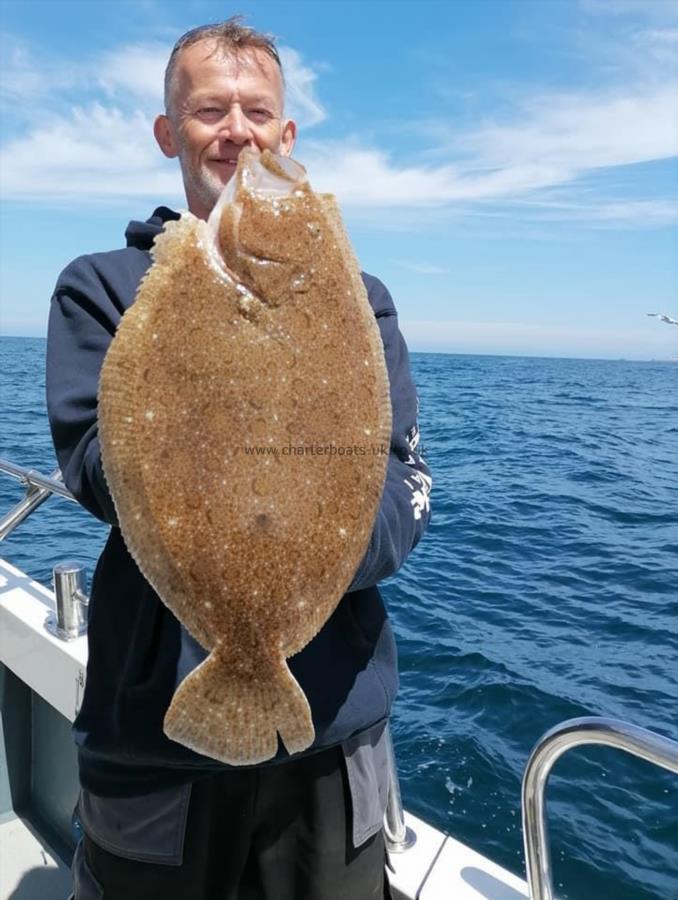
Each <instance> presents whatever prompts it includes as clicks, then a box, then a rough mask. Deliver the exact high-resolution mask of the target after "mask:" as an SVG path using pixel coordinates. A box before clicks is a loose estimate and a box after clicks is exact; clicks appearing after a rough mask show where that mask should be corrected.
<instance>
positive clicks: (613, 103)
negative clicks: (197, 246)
mask: <svg viewBox="0 0 678 900" xmlns="http://www.w3.org/2000/svg"><path fill="white" fill-rule="evenodd" d="M677 33H678V32H677V31H676V29H673V28H666V27H664V28H647V29H645V30H644V31H636V32H634V34H635V40H636V41H637V42H640V43H643V42H644V44H645V45H647V46H650V45H652V46H659V45H661V46H662V47H673V46H674V44H675V43H676V35H677ZM168 53H169V45H164V44H162V43H159V42H153V43H144V44H129V45H123V46H120V47H118V48H117V49H115V50H112V51H109V52H108V53H106V54H104V55H103V56H101V57H100V58H98V59H91V60H89V61H86V62H84V63H81V64H79V68H77V69H76V68H74V67H70V68H69V67H68V66H63V67H62V74H61V76H60V77H56V76H55V78H54V79H53V80H50V79H49V78H47V79H45V77H44V75H43V74H42V73H43V71H47V73H50V72H52V71H54V72H57V71H58V70H59V66H58V65H57V64H56V63H55V61H54V60H52V61H50V60H47V61H46V62H45V63H44V65H43V61H42V60H41V62H40V65H38V64H37V63H35V62H34V60H33V58H32V57H31V55H30V53H29V52H28V50H27V48H26V47H25V46H21V45H17V47H16V48H15V51H14V55H13V57H12V61H11V65H10V66H9V67H8V69H7V73H6V79H5V87H4V97H5V99H6V101H8V102H9V103H10V104H12V103H13V104H15V106H16V107H17V108H18V107H19V106H20V103H21V102H24V99H25V97H26V96H29V97H31V96H32V98H33V100H34V102H35V103H36V104H37V105H38V107H39V108H38V112H40V115H38V116H32V118H31V121H32V122H35V121H39V122H40V125H39V126H37V127H34V126H33V127H32V128H31V129H30V130H26V129H25V130H24V131H23V133H21V134H15V136H14V137H13V139H11V140H7V141H5V143H4V146H2V147H1V148H0V178H1V185H2V191H3V196H4V198H5V199H21V200H35V201H42V202H49V201H50V200H51V199H57V200H62V199H64V198H66V197H72V198H76V199H78V200H79V201H80V202H86V201H91V202H101V201H102V200H103V199H105V198H109V199H111V198H120V197H124V196H135V197H136V196H149V197H153V198H158V197H160V199H163V200H164V201H165V202H177V201H178V202H179V203H181V202H182V199H181V193H180V190H179V188H180V179H179V175H178V169H177V165H176V163H169V162H168V161H167V160H165V159H164V158H163V157H162V156H161V155H160V154H159V151H158V150H157V148H156V146H155V143H154V140H153V138H152V135H151V121H152V115H153V114H154V113H155V112H156V111H157V110H158V109H160V108H161V105H162V80H163V72H164V67H165V63H166V58H167V55H168ZM281 55H282V58H283V62H284V65H285V69H286V77H287V85H288V98H289V104H288V108H289V113H290V114H291V115H292V116H293V117H295V118H297V119H298V121H299V122H300V124H301V125H302V126H304V125H305V126H306V127H309V126H312V125H314V124H317V123H319V122H321V121H323V120H324V119H325V118H326V115H327V114H326V111H325V109H324V107H323V105H322V103H321V102H320V100H319V98H318V96H317V74H316V71H315V70H314V69H313V68H312V67H310V66H309V65H308V64H307V63H305V62H304V61H303V59H302V57H301V56H300V54H299V53H298V52H297V51H296V50H294V49H292V48H289V47H283V48H281ZM38 73H40V74H39V75H38ZM76 83H77V84H80V83H82V84H84V85H85V86H86V89H87V91H88V92H89V95H90V96H92V97H93V98H95V99H93V100H92V101H91V102H87V101H85V102H83V100H82V97H83V96H85V95H83V94H80V102H79V103H73V102H72V99H71V100H70V102H69V97H71V95H72V92H73V87H74V85H75V84H76ZM50 91H51V95H50V96H49V97H47V96H46V93H47V92H50ZM677 110H678V82H676V81H674V82H668V81H666V80H664V81H661V80H654V81H650V82H647V83H642V84H633V86H630V84H627V85H626V86H623V85H622V86H618V87H617V88H616V89H614V90H612V89H605V90H598V91H593V90H588V91H584V90H582V91H580V92H577V93H574V92H570V93H555V92H553V93H550V94H546V93H544V92H543V91H542V92H540V93H539V94H538V95H536V96H534V95H533V96H532V97H529V98H526V99H524V100H523V101H522V102H519V101H515V100H514V102H513V107H512V109H511V113H510V117H509V116H504V118H503V119H501V120H499V119H495V120H494V121H493V120H489V119H488V120H487V121H485V122H484V123H483V125H482V126H481V127H478V128H472V129H467V130H466V131H463V132H462V131H459V130H455V131H453V132H451V133H450V135H449V138H448V140H447V142H446V145H447V146H446V147H439V151H438V154H437V156H438V158H440V157H441V156H443V160H444V161H443V162H441V163H438V164H431V163H430V162H417V161H416V160H415V159H414V158H413V157H410V158H409V160H408V162H406V163H403V162H401V161H400V160H399V159H398V158H396V157H395V156H394V155H392V154H388V153H386V152H385V151H384V150H383V149H381V148H380V147H375V146H366V145H365V143H364V141H363V140H361V138H360V137H355V136H354V137H352V138H351V137H348V138H345V139H343V140H341V141H339V140H325V141H318V140H315V141H313V140H310V141H309V140H308V139H304V138H303V135H302V140H301V141H300V144H299V147H298V150H299V153H300V155H301V159H302V161H303V162H304V163H305V165H306V166H307V169H308V171H309V175H310V178H311V180H312V183H313V185H314V187H316V188H317V189H319V190H323V191H329V192H332V193H335V194H336V195H337V197H338V198H339V200H340V202H341V203H342V205H343V206H344V207H345V208H346V209H348V210H352V211H354V213H356V214H359V215H368V214H372V213H374V212H376V213H377V214H378V213H379V211H381V212H382V213H383V215H384V217H385V218H386V219H388V218H389V217H390V218H391V219H392V218H393V215H392V211H393V210H394V209H398V210H402V211H410V212H411V211H422V210H428V211H429V212H431V213H432V212H434V211H436V210H438V211H441V212H443V211H448V212H449V211H451V212H459V213H462V212H468V211H472V212H477V213H480V214H482V215H497V214H498V215H501V214H502V213H505V212H506V211H510V212H511V214H514V213H515V212H516V209H515V205H516V204H519V205H520V212H521V213H522V215H523V217H527V218H529V217H533V218H540V219H550V220H551V221H556V220H579V221H581V222H584V223H589V224H591V225H593V224H596V225H598V226H600V225H601V224H602V225H605V226H606V227H607V226H609V225H612V224H614V223H617V224H620V225H623V226H625V227H634V226H635V227H638V226H640V227H646V226H660V225H664V224H668V223H671V222H674V221H675V220H676V206H675V204H674V203H673V202H672V201H671V200H670V199H666V200H665V199H662V200H656V199H650V198H643V197H634V199H633V200H627V199H624V198H621V199H620V197H619V196H617V197H614V196H612V197H610V196H604V195H603V193H602V192H601V190H600V189H599V190H597V191H596V190H595V188H593V189H592V188H591V185H590V184H589V185H588V186H587V189H586V190H587V191H588V193H587V194H584V193H583V192H582V189H581V187H580V185H579V184H578V181H579V180H580V179H581V178H582V177H583V176H589V179H590V177H591V176H592V175H593V174H594V173H595V172H596V171H599V170H601V169H610V168H612V167H618V166H630V165H632V164H637V163H643V162H650V161H654V160H661V159H666V158H669V157H672V156H675V155H678V113H677V112H676V111H677ZM429 159H430V156H429ZM556 188H557V189H558V192H559V196H558V198H557V200H555V201H553V199H552V197H550V196H549V194H552V193H553V191H554V189H556ZM582 197H583V201H582ZM408 221H409V222H410V227H413V226H412V222H413V221H421V217H420V218H419V219H415V220H413V219H412V218H409V219H408Z"/></svg>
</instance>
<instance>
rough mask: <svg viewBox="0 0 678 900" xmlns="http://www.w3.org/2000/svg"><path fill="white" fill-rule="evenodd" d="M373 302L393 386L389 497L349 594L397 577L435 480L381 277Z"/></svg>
mask: <svg viewBox="0 0 678 900" xmlns="http://www.w3.org/2000/svg"><path fill="white" fill-rule="evenodd" d="M366 284H367V287H368V291H369V295H370V303H371V304H372V307H373V308H374V310H375V314H376V317H377V323H378V325H379V329H380V331H381V338H382V340H383V342H384V355H385V358H386V367H387V369H388V376H389V381H390V387H391V406H392V410H393V433H392V436H391V448H390V454H389V460H388V468H387V471H386V482H385V484H384V493H383V495H382V499H381V504H380V506H379V511H378V513H377V519H376V522H375V525H374V529H373V531H372V537H371V538H370V543H369V546H368V548H367V553H366V554H365V556H364V558H363V560H362V562H361V563H360V566H359V567H358V571H357V572H356V574H355V576H354V578H353V581H352V583H351V586H350V587H349V591H357V590H362V589H364V588H367V587H371V586H372V585H375V584H377V582H379V581H381V580H382V579H384V578H388V577H389V576H391V575H393V574H395V572H397V571H398V569H399V568H400V567H401V566H402V565H403V563H404V562H405V560H406V559H407V556H408V555H409V553H410V552H411V551H412V550H413V549H414V547H416V545H417V544H418V542H419V540H420V539H421V537H422V535H423V534H424V532H425V531H426V528H427V526H428V522H429V519H430V514H431V513H430V504H429V493H430V490H431V475H430V472H429V469H428V466H427V465H426V463H425V462H424V460H423V459H422V457H421V455H420V454H419V453H418V452H417V446H418V444H419V430H418V426H417V412H418V401H417V394H416V391H415V387H414V384H413V382H412V376H411V374H410V363H409V355H408V352H407V346H406V344H405V340H404V338H403V336H402V334H401V333H400V330H399V328H398V316H397V313H396V310H395V306H394V305H393V300H392V299H391V296H390V294H389V293H388V291H387V290H386V288H385V287H384V285H383V284H382V283H381V282H380V281H378V280H377V279H376V278H370V277H369V276H368V277H367V278H366Z"/></svg>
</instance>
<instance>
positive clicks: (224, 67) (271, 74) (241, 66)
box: [176, 38, 282, 91]
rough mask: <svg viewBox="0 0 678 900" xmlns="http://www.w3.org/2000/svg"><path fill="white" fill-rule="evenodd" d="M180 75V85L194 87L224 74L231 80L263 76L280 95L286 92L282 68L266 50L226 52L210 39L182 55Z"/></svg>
mask: <svg viewBox="0 0 678 900" xmlns="http://www.w3.org/2000/svg"><path fill="white" fill-rule="evenodd" d="M176 72H177V75H178V76H179V80H180V82H183V83H184V84H186V85H194V84H195V83H196V82H199V81H200V80H202V79H203V78H207V77H209V76H211V75H212V76H218V75H219V74H220V73H221V74H226V75H229V76H231V77H238V76H239V75H241V74H251V75H259V76H261V77H262V78H265V79H266V80H267V81H269V82H270V83H271V87H273V88H275V90H276V91H277V90H280V91H282V76H281V73H280V68H279V66H278V64H277V63H276V62H275V60H273V59H272V58H271V57H270V56H269V54H268V53H266V51H265V50H263V49H261V48H259V47H243V48H242V49H231V48H224V47H221V46H220V45H219V44H218V43H217V42H216V41H214V40H212V39H209V38H207V39H205V40H204V41H198V42H197V43H195V44H191V46H190V47H186V48H185V49H184V50H182V51H181V53H180V55H179V59H178V60H177V68H176Z"/></svg>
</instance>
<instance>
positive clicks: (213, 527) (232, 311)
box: [98, 150, 391, 765]
mask: <svg viewBox="0 0 678 900" xmlns="http://www.w3.org/2000/svg"><path fill="white" fill-rule="evenodd" d="M98 401H99V403H98V417H99V436H100V441H101V454H102V462H103V466H104V472H105V475H106V479H107V482H108V485H109V487H110V490H111V494H112V496H113V500H114V502H115V506H116V510H117V514H118V520H119V524H120V528H121V531H122V534H123V537H124V539H125V542H126V545H127V547H128V549H129V551H130V553H131V555H132V556H133V558H134V559H135V561H136V563H137V565H138V566H139V569H140V570H141V572H142V573H143V575H144V576H145V578H146V579H147V580H148V581H149V583H150V584H151V585H152V586H153V588H154V589H155V591H156V592H157V594H158V595H159V596H160V598H161V599H162V601H163V602H164V603H165V604H166V605H167V606H168V607H169V608H170V609H171V610H172V612H173V613H174V614H175V615H176V616H177V618H178V619H179V620H180V621H181V622H182V623H183V625H184V626H185V628H186V629H187V630H188V631H189V632H190V633H191V634H192V635H193V636H194V637H195V639H196V640H197V641H199V642H200V644H201V645H202V646H203V647H204V648H205V649H206V650H207V651H209V655H208V656H207V658H206V659H205V661H204V662H203V663H202V664H201V665H200V666H199V667H198V668H197V669H196V670H194V671H193V672H192V673H191V674H189V675H188V676H187V677H186V678H185V679H184V681H183V682H182V683H181V684H180V685H179V687H178V688H177V690H176V692H175V694H174V697H173V699H172V703H171V705H170V707H169V709H168V711H167V714H166V717H165V721H164V729H165V733H166V734H167V735H168V737H170V738H171V739H172V740H174V741H177V742H179V743H181V744H183V745H185V746H187V747H190V748H192V749H194V750H196V751H198V752H199V753H202V754H205V755H206V756H209V757H211V758H213V759H217V760H221V761H222V762H225V763H229V764H234V765H245V764H253V763H258V762H263V761H264V760H267V759H270V758H271V757H273V756H275V754H276V752H277V750H278V735H279V736H280V739H281V740H282V742H283V744H284V746H285V748H286V750H287V751H288V752H289V753H295V752H298V751H301V750H304V749H306V748H307V747H308V746H310V744H311V743H312V742H313V739H314V728H313V722H312V719H311V713H310V708H309V705H308V701H307V699H306V696H305V695H304V693H303V691H302V690H301V688H300V687H299V684H298V683H297V681H296V680H295V678H294V677H293V675H292V673H291V672H290V670H289V667H288V665H287V659H288V658H289V657H291V656H293V655H294V654H295V653H298V652H299V651H300V650H301V649H302V648H303V647H304V646H306V644H308V642H309V641H310V640H311V639H312V638H313V637H314V636H315V635H316V634H317V633H318V631H319V630H320V629H321V628H322V626H323V625H324V623H325V622H326V621H327V619H328V618H329V617H330V615H331V614H332V612H333V611H334V609H335V608H336V606H337V604H338V603H339V601H340V600H341V597H342V596H343V594H344V593H345V591H346V590H347V588H348V586H349V585H350V583H351V580H352V578H353V576H354V574H355V571H356V569H357V567H358V565H359V563H360V561H361V559H362V557H363V555H364V553H365V552H366V550H367V546H368V544H369V539H370V535H371V532H372V528H373V526H374V521H375V518H376V515H377V511H378V506H379V502H380V499H381V495H382V492H383V486H384V480H385V476H386V466H387V461H388V448H389V445H390V437H391V403H390V396H389V382H388V373H387V370H386V365H385V362H384V352H383V345H382V341H381V337H380V334H379V329H378V326H377V324H376V321H375V318H374V313H373V312H372V309H371V307H370V305H369V302H368V299H367V294H366V291H365V287H364V285H363V282H362V279H361V277H360V270H359V266H358V263H357V261H356V258H355V256H354V253H353V250H352V248H351V246H350V244H349V241H348V238H347V236H346V232H345V230H344V227H343V224H342V221H341V217H340V214H339V211H338V208H337V206H336V203H335V201H334V198H333V197H331V196H330V195H323V194H316V193H314V192H313V190H312V189H311V187H310V186H309V184H308V181H307V179H306V175H305V170H304V169H303V168H302V167H301V166H300V165H299V164H298V163H296V162H294V161H292V160H291V159H286V158H284V157H280V156H276V155H274V154H271V153H270V152H268V151H264V152H263V153H262V154H258V153H257V152H256V151H252V150H243V151H242V153H241V154H240V158H239V161H238V167H237V171H236V173H235V174H234V176H233V178H232V179H231V181H230V182H229V184H228V185H227V186H226V188H225V189H224V191H223V193H222V195H221V197H220V199H219V201H218V203H217V205H216V206H215V209H214V211H213V212H212V214H211V216H210V218H209V220H208V221H207V222H205V221H201V220H199V219H197V218H196V217H195V216H193V215H191V214H190V213H184V214H183V215H182V216H181V219H180V220H179V221H176V222H169V223H168V224H167V225H166V227H165V230H164V232H163V234H161V235H160V236H159V237H158V238H157V240H156V242H155V246H154V249H153V264H152V266H151V267H150V269H149V270H148V272H147V274H146V275H145V277H144V279H143V281H142V283H141V284H140V286H139V289H138V292H137V296H136V298H135V302H134V303H133V305H132V306H131V307H130V308H129V310H128V311H127V312H126V313H125V315H124V316H123V318H122V320H121V322H120V325H119V328H118V331H117V333H116V336H115V338H114V339H113V342H112V343H111V346H110V348H109V350H108V353H107V355H106V358H105V360H104V364H103V367H102V372H101V378H100V383H99V397H98ZM329 664H330V661H329V660H328V665H329Z"/></svg>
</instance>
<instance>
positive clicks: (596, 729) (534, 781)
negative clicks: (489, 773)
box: [522, 716, 678, 900]
mask: <svg viewBox="0 0 678 900" xmlns="http://www.w3.org/2000/svg"><path fill="white" fill-rule="evenodd" d="M586 744H589V745H590V744H596V745H599V746H601V745H602V746H605V747H614V748H616V749H617V750H624V751H626V752H627V753H631V754H632V755H633V756H638V757H639V758H640V759H644V760H646V762H650V763H653V764H654V765H656V766H661V768H663V769H668V771H669V772H674V773H675V774H677V775H678V742H676V741H672V740H670V739H669V738H666V737H664V736H663V735H660V734H656V733H655V732H653V731H648V730H647V729H645V728H639V727H638V726H636V725H630V724H629V723H628V722H622V721H620V720H618V719H607V718H602V717H600V718H599V717H594V716H591V717H586V718H581V719H568V720H567V721H566V722H563V723H561V724H560V725H556V727H555V728H552V729H551V730H550V731H547V732H546V734H545V735H544V736H543V737H542V738H541V740H539V741H538V742H537V744H536V746H535V747H534V749H533V750H532V753H531V754H530V758H529V759H528V761H527V765H526V767H525V774H524V775H523V785H522V806H523V840H524V843H525V865H526V869H527V883H528V888H529V896H530V900H553V878H552V868H551V852H550V849H549V839H548V825H547V822H546V812H545V802H544V798H545V792H546V786H547V783H548V778H549V775H550V774H551V769H552V768H553V766H554V764H555V763H556V761H557V760H558V759H559V758H560V757H561V756H562V755H563V753H565V752H566V751H567V750H571V749H572V748H573V747H580V746H582V745H586Z"/></svg>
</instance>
